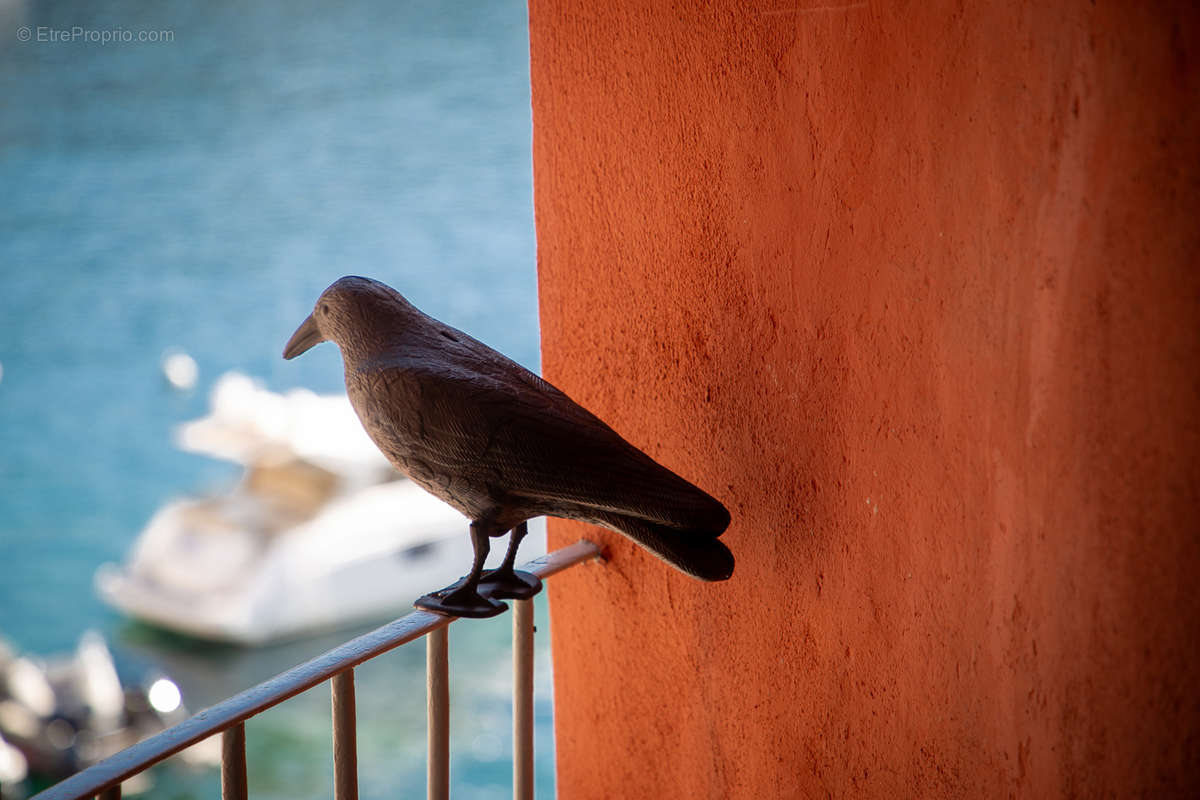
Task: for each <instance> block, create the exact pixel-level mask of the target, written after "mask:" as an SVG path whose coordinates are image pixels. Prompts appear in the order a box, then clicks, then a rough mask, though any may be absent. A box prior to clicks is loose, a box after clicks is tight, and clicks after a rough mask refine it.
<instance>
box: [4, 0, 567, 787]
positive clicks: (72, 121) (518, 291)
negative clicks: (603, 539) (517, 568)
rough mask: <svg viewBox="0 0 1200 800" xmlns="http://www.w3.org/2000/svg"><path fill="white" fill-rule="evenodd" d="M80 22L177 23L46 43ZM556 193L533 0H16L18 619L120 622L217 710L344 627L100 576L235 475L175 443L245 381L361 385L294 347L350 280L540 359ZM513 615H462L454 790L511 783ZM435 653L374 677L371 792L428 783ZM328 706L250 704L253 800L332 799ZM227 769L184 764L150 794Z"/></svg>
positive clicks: (36, 630)
mask: <svg viewBox="0 0 1200 800" xmlns="http://www.w3.org/2000/svg"><path fill="white" fill-rule="evenodd" d="M75 27H78V28H82V29H83V30H86V31H98V32H103V31H113V30H118V31H120V30H124V31H130V32H132V33H133V35H134V36H135V37H138V36H140V35H141V33H142V32H169V33H170V40H169V41H157V42H140V41H132V42H123V41H117V42H109V43H107V44H105V43H101V42H97V41H82V40H68V41H48V40H47V38H48V37H50V36H54V35H55V34H53V33H49V32H52V31H68V32H69V31H70V30H71V29H72V28H75ZM23 30H24V32H25V33H31V36H30V41H22V39H23V38H24V36H23V33H22V31H23ZM157 38H160V39H162V38H165V37H163V36H161V35H158V36H157ZM39 39H40V40H39ZM531 191H532V190H531V167H530V111H529V83H528V41H527V20H526V9H525V5H524V3H523V2H521V0H502V1H501V2H493V3H487V4H453V3H434V2H411V1H406V0H387V2H384V1H383V0H347V1H346V2H341V3H338V4H329V3H319V4H318V3H312V2H303V0H302V1H301V2H295V1H292V2H287V1H285V0H240V1H239V2H237V3H232V2H222V1H221V0H215V1H214V2H209V3H190V2H180V1H179V0H164V1H162V2H156V3H150V4H147V3H141V2H133V0H97V1H94V2H80V1H78V0H76V2H49V1H47V2H30V3H22V2H14V0H0V204H2V205H0V208H2V213H0V278H2V282H0V370H2V372H0V565H2V566H0V635H2V636H4V637H6V638H7V639H9V640H10V641H11V642H12V643H13V644H14V645H15V646H16V647H17V648H19V649H21V650H26V651H31V652H33V653H41V654H49V653H52V652H56V651H63V650H68V649H71V648H72V647H73V646H74V643H75V641H76V639H77V638H78V636H79V635H80V633H82V632H83V631H84V630H85V629H87V628H95V629H98V630H100V631H101V632H103V633H104V634H105V635H106V636H107V637H108V638H109V640H110V643H111V645H112V647H113V649H114V651H115V653H116V656H117V660H118V664H119V666H120V667H121V669H122V670H128V671H137V670H145V669H157V668H161V669H163V670H164V671H166V672H167V673H168V674H171V675H172V676H174V677H176V678H177V679H178V681H179V683H180V685H181V686H182V688H183V689H184V699H185V701H186V702H187V703H188V704H189V706H191V707H192V708H193V709H198V708H200V707H203V706H205V705H207V704H210V703H212V702H215V701H217V700H219V699H221V698H223V697H225V696H227V695H229V694H232V693H234V692H236V691H238V690H240V689H242V688H245V687H247V686H249V685H252V684H253V683H255V682H257V681H260V680H263V679H265V678H266V677H269V676H270V675H272V674H274V673H275V672H278V671H279V670H282V669H284V668H286V667H288V666H290V665H291V664H294V663H296V662H298V661H300V660H303V659H305V658H308V657H310V656H312V655H315V654H317V653H319V652H321V651H323V650H325V649H328V647H330V646H332V645H334V644H336V643H338V642H339V641H341V640H342V639H344V638H346V634H345V633H343V634H341V635H338V636H335V637H324V638H318V639H307V640H303V641H299V642H294V643H290V644H285V645H279V646H274V647H268V648H263V649H257V650H249V649H239V648H233V647H214V646H211V645H201V644H198V643H194V642H189V641H187V640H184V639H180V638H176V637H172V636H167V635H163V634H160V633H157V632H155V631H152V630H150V629H147V628H142V627H140V626H137V625H134V624H132V623H129V622H127V621H125V620H123V619H121V618H120V617H118V616H117V615H115V614H114V613H113V612H111V611H109V610H108V609H107V608H106V607H104V606H103V605H101V603H100V602H99V601H98V600H97V599H96V596H95V594H94V592H93V589H92V574H93V572H94V570H95V569H96V567H97V566H98V565H99V564H101V563H102V562H105V561H119V560H120V559H121V558H122V557H123V555H124V554H125V552H126V550H127V548H128V547H129V545H130V543H131V542H132V541H133V539H134V537H135V536H136V535H137V533H138V531H139V529H140V528H141V527H142V526H143V525H144V524H145V522H146V521H147V519H148V518H149V517H150V515H151V514H152V513H153V512H154V510H155V509H156V508H158V507H159V506H161V505H162V504H163V503H164V502H166V501H167V500H169V499H172V498H174V497H177V496H179V495H182V494H185V493H190V492H193V491H195V490H196V489H197V488H202V487H205V486H219V485H221V484H223V483H229V482H231V481H233V480H234V478H235V477H236V471H235V468H234V467H233V466H232V465H227V464H222V463H219V462H215V461H209V460H206V459H204V458H201V457H198V456H195V455H188V454H184V453H181V452H179V451H177V450H175V449H173V448H172V446H171V439H170V434H171V430H172V428H173V427H174V426H176V425H177V424H178V423H180V422H182V421H184V420H187V419H191V418H195V417H197V416H200V415H202V414H203V413H204V412H205V410H206V406H207V392H208V389H209V388H210V387H211V385H212V383H213V381H215V379H216V378H217V377H218V376H220V375H221V374H222V373H223V372H225V371H227V370H233V369H236V370H240V371H243V372H246V373H248V374H250V375H253V376H257V377H260V378H262V379H264V380H265V382H266V384H267V385H268V386H269V387H271V388H273V389H276V390H284V389H287V388H290V387H295V386H303V387H308V388H311V389H314V390H317V391H320V392H335V391H341V390H342V384H341V363H340V359H339V356H338V354H337V351H336V349H335V348H334V347H333V346H331V345H325V346H323V347H319V348H317V349H315V350H313V351H312V352H311V353H309V354H307V355H306V356H305V357H304V358H301V359H298V360H296V361H291V362H285V361H283V360H282V359H281V358H280V352H281V350H282V347H283V344H284V342H285V341H286V340H287V338H288V336H289V335H290V334H291V332H292V330H294V328H295V327H296V325H297V324H298V323H299V322H300V321H301V320H302V319H303V318H304V316H305V315H306V314H307V313H308V312H309V311H310V310H311V307H312V304H313V301H314V300H315V298H316V297H317V296H318V294H319V293H320V291H321V290H322V289H323V288H324V287H325V286H326V285H328V284H329V283H330V282H332V281H333V280H335V279H336V278H338V277H340V276H341V275H344V274H363V275H370V276H373V277H377V278H379V279H381V280H383V281H384V282H386V283H388V284H390V285H392V286H395V287H396V288H397V289H399V290H400V291H401V292H403V293H404V294H406V295H407V296H408V297H409V299H411V300H412V301H413V302H414V303H415V304H416V305H417V306H419V307H420V308H422V309H424V310H426V311H427V312H429V313H431V314H433V315H434V316H436V317H439V318H441V319H443V320H445V321H447V322H448V323H450V324H452V325H454V326H456V327H459V328H462V329H464V330H466V331H468V332H469V333H471V334H473V335H475V336H476V337H478V338H481V339H483V340H484V341H487V342H488V343H489V344H492V345H493V346H494V347H496V348H497V349H499V350H501V351H502V352H505V353H507V354H508V355H510V356H511V357H513V358H515V359H516V360H518V361H520V362H522V363H524V364H525V365H527V366H529V367H531V368H536V367H537V361H538V332H537V311H536V277H535V268H534V241H533V213H532V199H531ZM172 349H179V350H183V351H185V352H187V353H189V354H191V355H192V356H193V357H194V358H195V359H196V361H197V362H198V364H199V367H200V380H199V383H198V385H197V387H196V389H195V390H194V391H192V392H190V393H184V394H181V393H178V392H174V391H171V390H170V389H169V388H168V386H167V385H166V382H165V381H164V380H163V376H162V373H161V370H160V363H161V361H162V358H163V356H164V354H165V353H166V352H168V351H170V350H172ZM464 535H465V531H464ZM544 613H545V612H544V608H543V609H539V622H540V625H539V629H540V630H542V631H545V630H546V628H545V625H546V620H545V616H544ZM508 625H509V623H508V618H507V617H501V618H499V619H498V620H494V621H491V622H486V623H472V624H469V625H468V624H459V625H456V626H454V627H453V628H452V629H451V660H452V689H451V690H452V698H453V702H454V711H453V725H454V731H453V733H452V735H453V737H454V738H452V749H453V759H454V761H453V776H454V777H453V780H454V787H453V788H454V790H455V793H456V795H457V796H462V797H490V796H502V795H504V794H506V793H507V792H509V791H510V789H509V785H510V784H509V781H510V773H509V761H508V758H509V752H510V751H509V749H508V748H509V726H510V717H509V710H508V709H509V706H508V703H509V700H508V692H509V685H510V683H509V682H510V677H509V662H508V649H507V648H508ZM544 640H545V637H544V636H542V637H539V673H538V692H539V694H538V706H537V714H538V720H539V728H538V740H537V747H538V750H537V753H538V755H537V758H538V771H539V773H538V774H539V787H538V788H539V792H542V793H543V795H544V796H545V795H548V794H549V793H552V791H553V776H552V764H553V754H552V749H551V748H552V742H551V738H550V730H549V719H550V708H549V696H548V693H549V683H548V656H547V655H546V651H545V647H544V645H545V641H544ZM423 659H424V655H423V648H421V647H420V646H416V647H411V646H410V647H408V648H402V649H401V651H397V652H394V653H392V654H389V655H388V656H385V657H383V658H381V659H378V660H377V661H375V662H373V663H371V664H368V665H366V666H364V667H363V668H361V670H360V674H359V679H358V682H359V695H360V705H359V708H360V720H361V722H360V734H359V748H360V756H359V758H360V764H361V774H362V776H361V783H362V789H363V796H364V797H384V796H395V795H396V794H397V793H399V792H401V791H402V793H403V794H406V795H407V794H417V793H419V792H420V791H421V787H422V786H423V782H424V684H423V681H424V671H423V670H424V662H423ZM468 667H469V669H468ZM328 704H329V699H328V692H327V690H325V689H324V688H323V687H322V688H321V689H318V690H314V691H312V692H309V693H307V694H306V695H304V696H302V697H301V698H299V699H298V700H296V701H293V702H291V703H288V704H286V705H284V706H282V707H280V708H278V709H275V710H273V711H271V712H268V713H266V714H264V715H262V716H261V717H259V718H256V719H254V720H252V721H251V722H250V723H249V725H248V735H249V747H250V750H251V762H250V763H251V774H250V779H251V791H252V794H253V795H254V796H255V797H281V798H282V797H291V798H301V797H326V796H328V795H329V793H330V789H329V786H330V783H329V780H328V778H329V776H330V774H331V771H332V767H331V763H330V757H329V721H328ZM215 780H216V779H215V776H214V775H212V774H208V773H202V774H189V773H185V772H179V771H171V772H169V773H166V774H164V776H163V777H161V778H160V780H159V782H158V785H157V787H156V788H155V790H154V791H153V792H152V793H151V796H155V797H158V796H162V797H189V796H213V794H212V792H213V791H214V788H213V787H214V786H215ZM401 787H403V790H401Z"/></svg>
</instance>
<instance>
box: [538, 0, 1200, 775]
mask: <svg viewBox="0 0 1200 800" xmlns="http://www.w3.org/2000/svg"><path fill="white" fill-rule="evenodd" d="M1124 5H1125V6H1127V7H1125V8H1122V7H1119V6H1114V4H1112V3H1108V2H1104V0H1100V2H1096V3H1089V2H1063V3H1032V2H1025V3H1009V2H999V1H997V2H990V3H984V2H980V3H970V2H968V3H965V4H963V3H957V4H956V3H945V2H934V3H929V4H926V3H908V4H905V3H897V4H892V3H877V2H875V0H868V1H867V2H854V3H846V4H841V3H838V4H824V3H821V4H809V5H807V6H806V5H803V4H801V5H797V4H795V3H787V4H784V3H780V4H778V5H771V4H760V5H757V6H756V7H754V8H748V7H745V6H743V5H740V4H734V3H728V2H717V3H714V4H711V6H710V7H709V8H708V9H707V10H704V11H699V10H695V9H690V10H683V9H679V8H671V7H668V5H667V4H665V3H663V4H660V7H658V8H656V9H654V10H646V9H643V8H633V7H632V6H629V7H621V8H620V10H618V6H616V5H613V6H611V7H610V6H608V5H606V4H602V3H600V4H597V3H593V2H585V1H584V0H532V1H531V4H530V6H531V7H530V30H531V51H532V79H533V112H534V179H535V203H536V215H537V235H538V262H539V276H540V298H541V315H542V326H543V328H542V330H543V334H542V335H543V351H544V352H543V358H544V368H545V373H546V375H547V377H548V378H549V379H550V380H551V381H553V382H555V383H557V384H558V385H559V386H561V387H562V388H563V389H565V390H566V391H567V392H568V393H569V394H571V395H572V396H574V397H575V398H576V399H578V400H580V401H581V402H583V403H584V404H585V405H587V406H589V407H590V408H592V409H593V410H594V411H596V412H597V413H598V414H599V415H600V416H601V417H603V418H605V419H606V420H607V421H609V422H610V423H611V424H612V425H613V426H614V427H615V428H616V429H617V430H618V431H620V432H621V433H622V434H623V435H625V436H626V437H627V438H628V439H630V440H631V441H633V442H634V443H635V444H637V445H639V446H640V447H642V448H644V449H645V450H647V451H648V452H649V453H651V454H652V455H653V456H655V457H656V458H658V459H659V460H660V461H662V462H663V463H664V464H666V465H668V466H670V467H672V468H673V469H675V470H676V471H678V472H679V473H681V474H682V475H684V476H685V477H687V478H689V479H690V480H692V481H694V482H696V483H697V484H699V485H700V486H702V487H704V488H705V489H707V490H708V491H710V492H712V493H713V494H714V495H716V496H717V497H718V498H720V499H721V500H722V501H724V502H725V504H726V505H727V506H728V507H729V508H730V510H731V511H732V513H733V518H734V523H733V525H732V526H731V528H730V529H729V532H728V533H727V534H726V537H725V541H726V542H728V544H729V545H730V547H731V548H732V549H733V550H734V552H735V554H736V555H737V558H738V566H737V572H736V574H735V575H734V577H733V579H732V580H731V581H729V582H727V583H725V584H720V585H705V584H700V583H698V582H694V581H691V580H689V579H688V578H686V577H684V576H683V575H680V574H678V573H675V572H673V571H672V570H671V569H670V568H669V567H667V566H665V565H664V564H662V563H660V562H657V561H656V560H655V559H654V558H653V557H651V556H648V555H646V554H644V553H642V552H640V551H637V550H636V548H634V547H633V546H632V545H631V544H630V543H629V542H627V541H625V540H623V539H622V537H620V536H619V535H616V534H609V533H605V532H599V531H596V530H594V529H588V528H586V527H585V526H583V525H579V524H575V523H567V522H561V521H555V522H552V524H551V527H550V530H551V540H552V542H551V543H552V545H561V544H563V543H566V542H568V541H573V540H574V539H576V538H578V537H579V536H581V535H585V534H586V535H593V536H599V537H600V538H602V539H603V541H604V542H605V543H606V544H607V545H608V546H609V548H610V555H611V561H610V563H609V564H608V565H606V566H603V567H602V566H599V565H594V566H589V567H586V568H581V569H579V570H575V571H573V572H572V573H570V574H568V575H565V576H562V577H560V578H556V579H555V580H554V581H553V582H552V583H551V586H550V601H551V620H552V627H553V648H554V649H553V653H554V669H555V703H556V706H555V713H556V727H557V742H558V744H557V747H558V751H557V752H558V782H559V793H560V796H561V797H563V798H579V797H669V798H700V797H712V798H723V797H755V798H758V797H772V798H774V797H783V798H790V797H821V796H825V795H826V794H831V795H834V796H867V797H896V796H909V797H916V796H922V797H963V796H967V797H976V796H980V797H982V796H991V797H1004V796H1009V795H1013V796H1017V797H1049V796H1056V795H1058V796H1084V797H1090V796H1119V797H1128V796H1136V795H1138V794H1143V793H1145V794H1153V793H1154V792H1156V791H1161V790H1166V789H1174V790H1176V791H1178V790H1181V789H1182V788H1183V787H1184V786H1185V785H1187V786H1191V788H1193V789H1195V788H1196V783H1195V781H1196V771H1197V769H1198V766H1197V765H1198V763H1200V738H1198V734H1200V692H1198V689H1197V682H1198V681H1200V671H1198V665H1200V660H1198V657H1197V652H1198V651H1200V623H1198V619H1200V601H1198V596H1200V595H1198V591H1197V584H1198V583H1200V524H1198V523H1197V519H1196V515H1197V511H1198V510H1200V492H1198V488H1197V487H1198V485H1200V470H1198V462H1197V454H1198V453H1200V425H1198V423H1197V418H1196V416H1195V414H1196V412H1197V410H1198V409H1200V260H1198V255H1197V254H1198V252H1200V234H1198V233H1197V231H1198V230H1200V224H1197V214H1198V209H1200V188H1198V187H1200V111H1198V109H1200V101H1198V98H1200V78H1198V75H1200V53H1198V51H1197V47H1198V45H1200V37H1198V30H1200V27H1198V25H1197V22H1196V19H1195V14H1194V13H1193V12H1191V11H1188V10H1183V9H1184V8H1185V7H1186V5H1187V4H1182V3H1181V4H1179V8H1171V7H1168V6H1162V7H1159V8H1154V9H1152V8H1151V7H1150V5H1149V4H1135V3H1127V4H1124Z"/></svg>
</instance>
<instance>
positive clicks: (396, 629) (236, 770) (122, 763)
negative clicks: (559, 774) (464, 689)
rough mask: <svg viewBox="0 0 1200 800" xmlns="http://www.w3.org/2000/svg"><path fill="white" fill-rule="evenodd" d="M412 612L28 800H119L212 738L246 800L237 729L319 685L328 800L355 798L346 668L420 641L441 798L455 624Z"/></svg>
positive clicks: (567, 560)
mask: <svg viewBox="0 0 1200 800" xmlns="http://www.w3.org/2000/svg"><path fill="white" fill-rule="evenodd" d="M599 557H600V548H598V547H597V546H596V545H595V544H593V543H592V542H589V541H587V540H580V541H578V542H576V543H575V544H573V545H570V546H568V547H564V548H562V549H559V550H555V551H554V552H551V553H547V554H546V555H544V556H542V557H541V558H538V559H535V560H534V561H531V562H529V563H528V564H526V565H525V566H524V567H522V569H525V570H527V571H529V572H532V573H533V574H535V575H537V576H538V577H540V578H543V579H545V578H549V577H550V576H551V575H554V574H555V573H558V572H562V571H563V570H565V569H568V568H570V567H573V566H575V565H576V564H581V563H583V562H584V561H589V560H591V559H594V558H599ZM511 602H512V603H513V740H514V741H513V796H514V797H515V798H518V799H519V800H530V799H531V798H532V797H533V600H532V599H530V600H514V601H511ZM455 621H456V618H454V617H445V616H442V615H440V614H434V613H431V612H428V611H414V612H412V613H411V614H409V615H407V616H405V617H401V618H400V619H397V620H395V621H393V622H390V623H388V624H387V625H384V626H382V627H379V628H376V629H375V630H373V631H371V632H370V633H365V634H363V635H362V636H359V637H357V638H355V639H351V640H350V641H348V642H345V643H343V644H341V645H339V646H338V647H335V648H334V649H332V650H330V651H329V652H327V653H324V654H323V655H320V656H317V657H316V658H314V659H312V660H310V661H306V662H305V663H303V664H299V665H297V666H295V667H292V668H291V669H289V670H287V671H286V672H282V673H280V674H279V675H276V676H275V677H273V678H270V679H268V680H266V681H264V682H263V683H260V684H259V685H258V686H255V687H253V688H251V689H247V690H246V691H244V692H241V693H240V694H237V695H234V696H233V697H230V698H229V699H227V700H224V701H222V702H220V703H218V704H216V705H215V706H212V707H211V708H208V709H205V710H204V711H201V712H200V713H198V714H196V715H195V716H193V717H190V718H189V719H187V720H185V721H183V722H181V723H179V724H178V725H175V726H173V727H170V728H168V729H167V730H165V731H162V732H161V733H158V734H156V735H154V736H151V737H150V738H148V739H145V740H143V741H141V742H139V743H137V744H135V745H133V746H132V747H129V748H127V749H125V750H122V751H121V752H119V753H117V754H115V755H113V756H111V757H109V758H106V759H104V760H103V761H100V762H98V763H96V764H94V765H92V766H90V767H88V768H87V769H84V770H82V771H80V772H78V773H76V774H75V775H72V776H71V777H69V778H67V779H66V780H64V781H62V782H60V783H57V784H55V785H54V786H51V787H50V788H48V789H46V790H45V791H43V792H40V793H38V794H37V795H35V796H34V797H33V799H32V800H85V798H93V797H95V798H98V800H120V797H121V784H122V782H124V781H126V780H128V779H129V778H131V777H133V776H135V775H137V774H138V773H141V772H143V771H145V770H147V769H149V768H150V767H152V766H154V765H155V764H157V763H158V762H160V761H162V760H163V759H166V758H168V757H170V756H172V755H174V754H176V753H178V752H180V751H181V750H184V749H186V748H188V747H190V746H192V745H194V744H196V743H198V742H200V741H203V740H205V739H207V738H209V737H210V736H215V735H217V734H220V735H221V797H222V800H245V798H246V796H247V785H246V727H245V723H246V720H247V719H249V718H250V717H253V716H254V715H256V714H259V713H261V712H263V711H265V710H267V709H268V708H271V707H273V706H276V705H278V704H280V703H282V702H284V701H285V700H288V699H289V698H291V697H294V696H296V695H297V694H300V693H301V692H303V691H306V690H308V689H311V688H312V687H314V686H316V685H317V684H319V683H322V682H324V681H329V682H330V691H331V695H332V717H333V765H334V797H335V798H336V800H357V798H358V755H357V745H356V736H357V723H356V721H355V720H356V717H355V698H354V668H355V667H356V666H358V665H359V664H362V663H363V662H365V661H369V660H370V659H372V658H375V657H376V656H379V655H381V654H383V653H386V652H387V651H389V650H392V649H394V648H396V647H399V646H401V645H404V644H407V643H409V642H412V641H414V640H416V639H420V638H422V637H424V638H425V641H426V648H427V650H426V652H427V657H426V696H427V702H428V721H429V734H428V740H429V754H428V783H427V793H428V797H429V798H437V799H438V800H443V799H444V798H447V797H449V795H450V693H449V677H448V667H449V658H448V636H447V628H448V627H449V625H450V623H452V622H455Z"/></svg>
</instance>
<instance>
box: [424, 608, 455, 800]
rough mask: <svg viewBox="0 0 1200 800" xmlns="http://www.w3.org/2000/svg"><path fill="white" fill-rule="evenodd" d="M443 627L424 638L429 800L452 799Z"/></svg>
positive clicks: (445, 652) (445, 628) (448, 710)
mask: <svg viewBox="0 0 1200 800" xmlns="http://www.w3.org/2000/svg"><path fill="white" fill-rule="evenodd" d="M448 629H449V626H448V625H443V626H442V627H440V628H437V629H436V630H433V631H430V632H429V634H427V635H426V637H425V642H426V645H425V646H426V651H425V691H426V697H427V698H428V701H429V765H428V770H429V778H428V780H429V790H428V797H429V800H448V798H449V797H450V676H449V669H448V667H449V658H448V656H447V633H448Z"/></svg>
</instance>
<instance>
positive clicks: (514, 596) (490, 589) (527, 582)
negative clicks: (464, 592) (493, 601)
mask: <svg viewBox="0 0 1200 800" xmlns="http://www.w3.org/2000/svg"><path fill="white" fill-rule="evenodd" d="M479 590H480V591H481V592H483V593H484V594H486V595H487V596H488V597H502V598H504V599H505V600H528V599H529V598H531V597H533V596H534V595H535V594H537V593H538V592H540V591H541V590H542V579H541V578H539V577H538V576H537V575H534V574H533V573H532V572H525V571H523V570H519V569H512V568H511V567H508V568H505V567H500V569H490V570H488V571H487V572H485V573H483V577H481V578H480V579H479Z"/></svg>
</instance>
